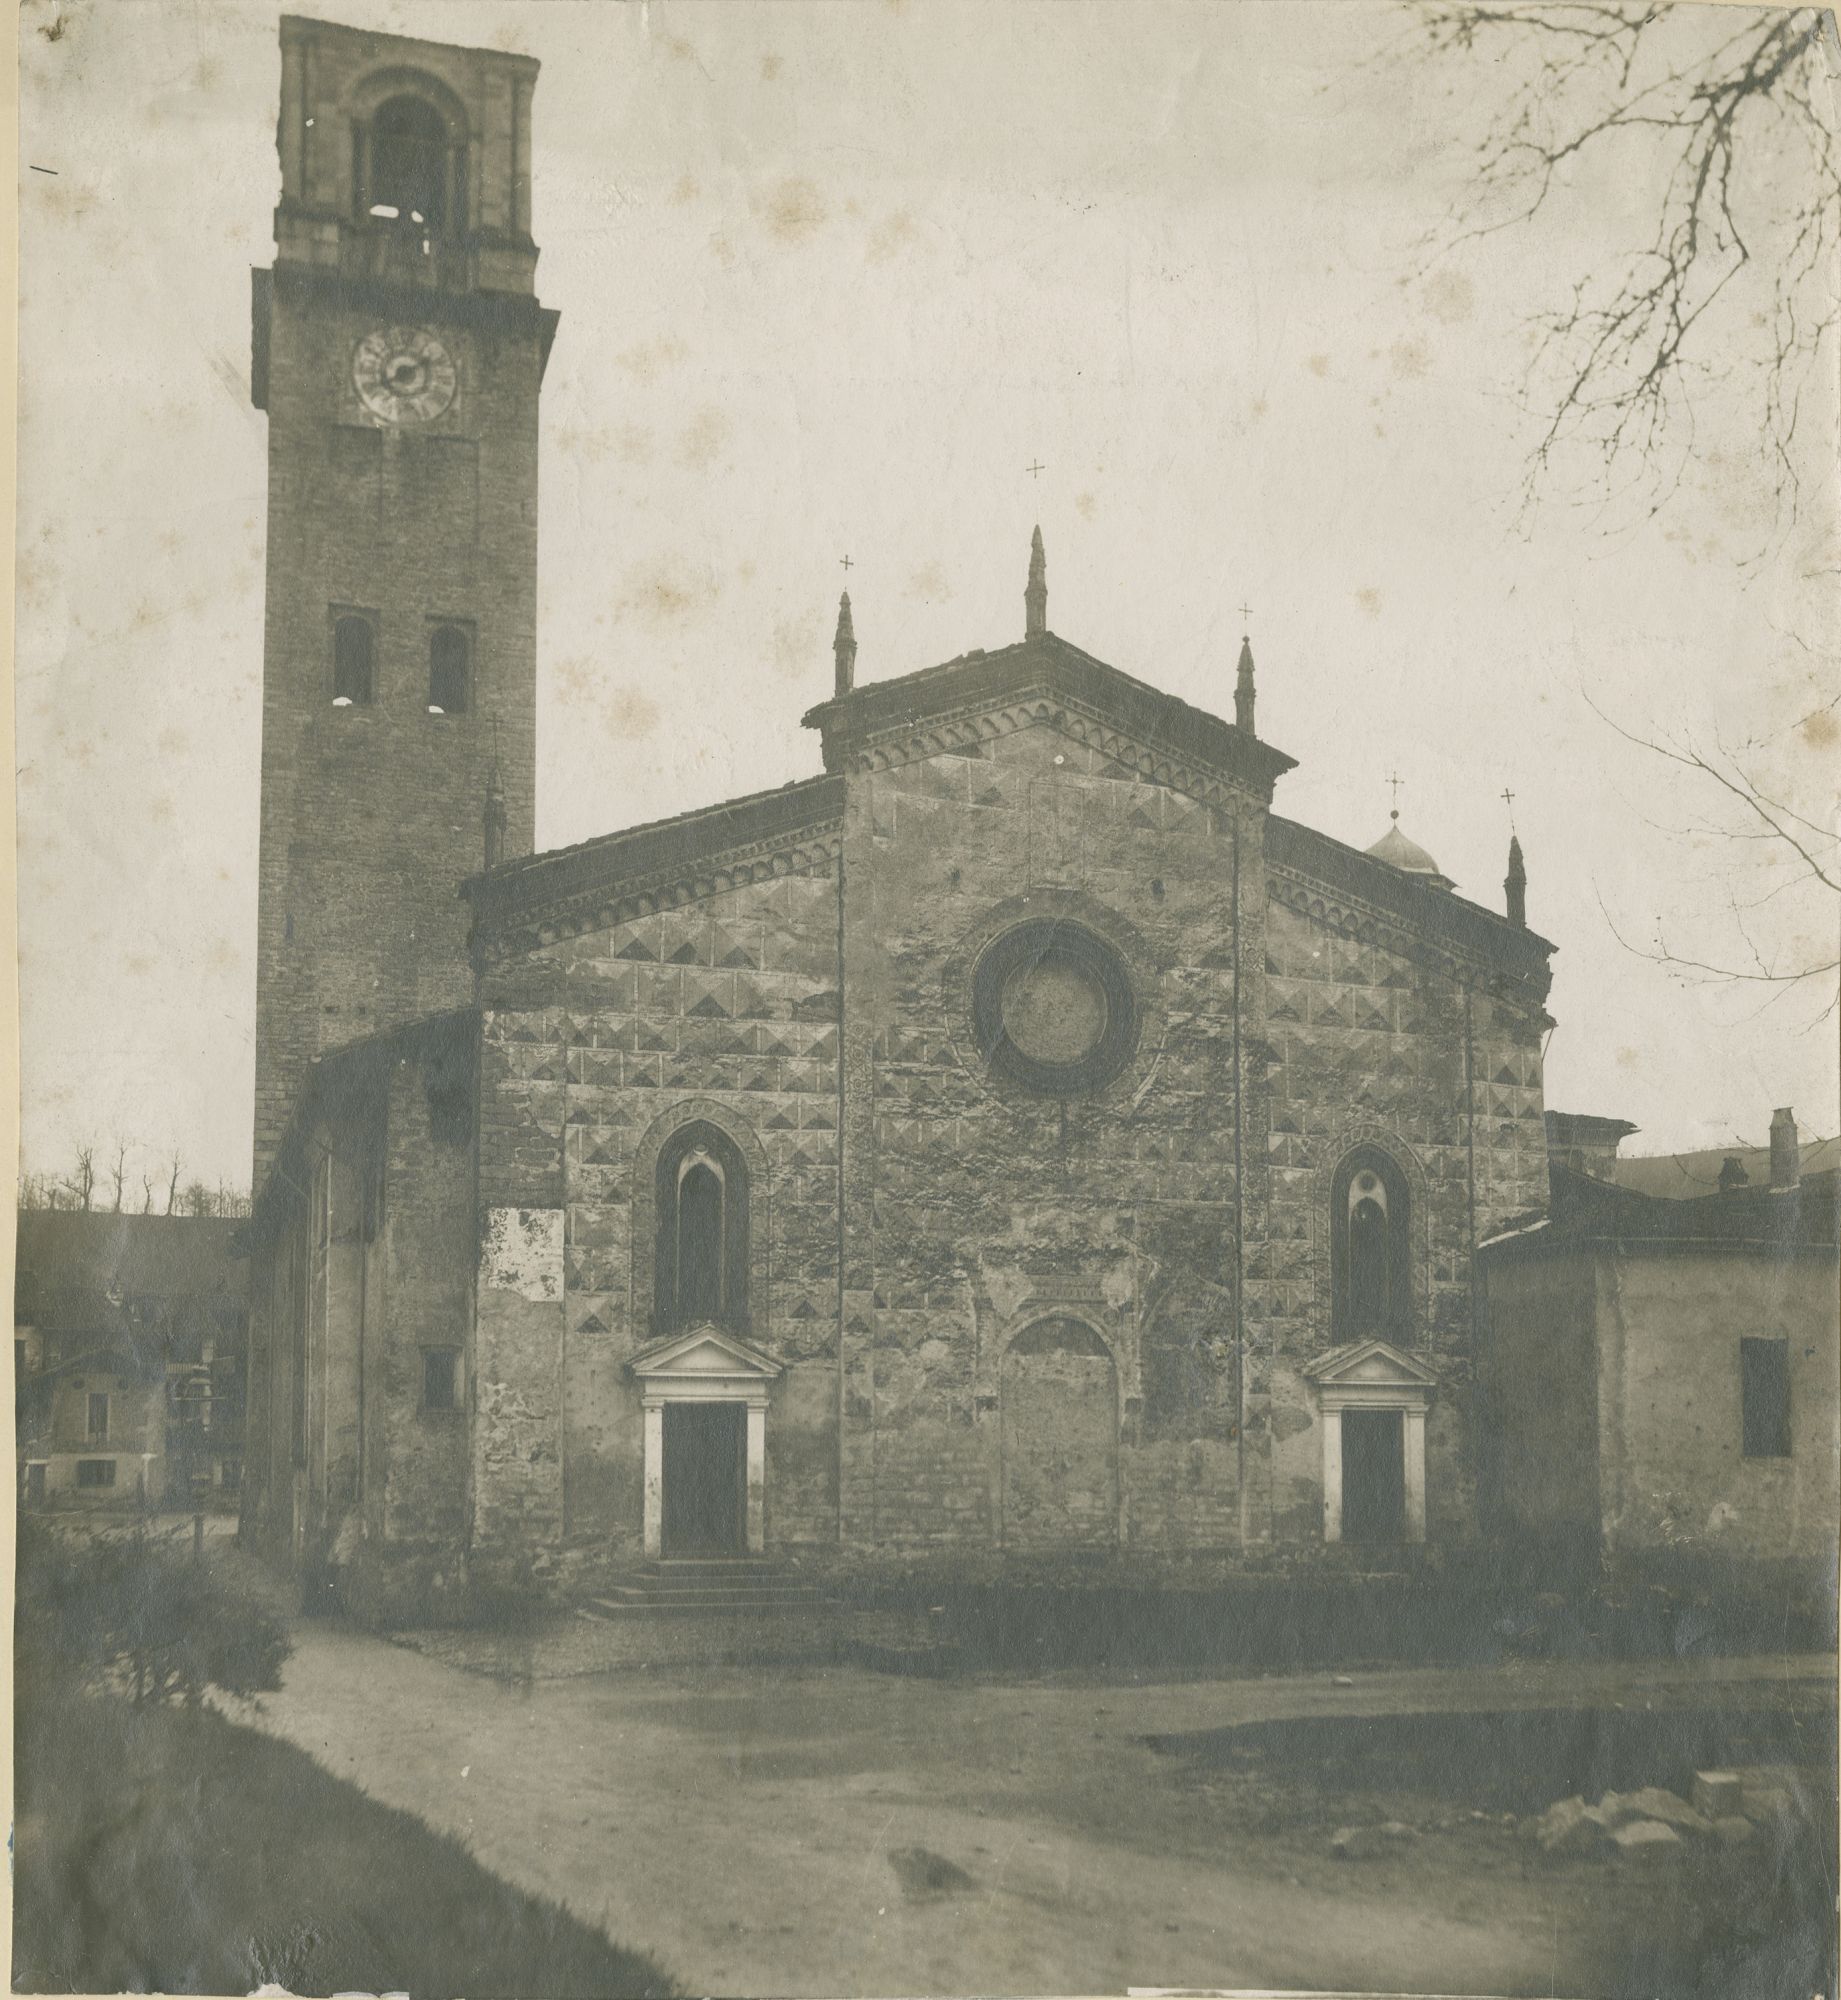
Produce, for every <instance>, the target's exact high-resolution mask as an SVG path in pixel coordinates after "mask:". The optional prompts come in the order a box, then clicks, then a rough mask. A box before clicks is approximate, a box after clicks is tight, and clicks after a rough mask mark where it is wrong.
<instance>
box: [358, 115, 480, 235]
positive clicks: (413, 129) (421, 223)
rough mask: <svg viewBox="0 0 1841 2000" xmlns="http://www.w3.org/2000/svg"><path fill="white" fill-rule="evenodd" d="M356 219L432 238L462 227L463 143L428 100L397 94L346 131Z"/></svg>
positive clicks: (463, 215) (463, 191)
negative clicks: (397, 224) (391, 224)
mask: <svg viewBox="0 0 1841 2000" xmlns="http://www.w3.org/2000/svg"><path fill="white" fill-rule="evenodd" d="M352 184H353V188H354V190H355V205H356V208H357V211H358V214H359V216H360V217H361V218H369V219H371V220H374V221H379V222H400V223H403V224H405V225H406V226H408V227H411V228H417V229H423V230H427V231H429V232H431V233H434V234H447V233H455V232H458V231H460V230H463V229H465V227H466V141H465V137H464V135H463V134H461V133H460V132H458V131H456V130H455V129H454V126H453V124H452V123H451V121H450V120H449V119H448V118H446V117H445V116H444V115H443V114H442V113H441V111H439V110H438V109H437V108H436V106H435V105H434V104H433V103H431V102H430V101H429V99H428V98H426V97H424V96H421V95H419V94H417V93H415V92H413V91H402V92H399V93H398V94H397V95H396V96H394V97H390V98H387V99H385V101H384V102H383V103H382V104H380V105H379V106H378V107H377V109H376V110H375V111H374V112H373V113H372V114H371V116H370V118H369V119H368V120H365V121H363V122H361V123H359V124H357V125H355V126H354V127H353V130H352Z"/></svg>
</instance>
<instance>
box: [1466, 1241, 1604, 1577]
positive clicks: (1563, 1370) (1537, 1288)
mask: <svg viewBox="0 0 1841 2000" xmlns="http://www.w3.org/2000/svg"><path fill="white" fill-rule="evenodd" d="M1484 1267H1485V1271H1486V1273H1487V1292H1488V1299H1487V1303H1488V1309H1489V1311H1488V1327H1489V1333H1488V1340H1487V1346H1486V1358H1485V1370H1484V1374H1485V1387H1486V1390H1487V1394H1488V1399H1489V1403H1488V1407H1489V1419H1490V1431H1491V1436H1492V1440H1493V1449H1494V1458H1495V1465H1494V1473H1495V1477H1494V1481H1493V1487H1494V1491H1493V1494H1492V1496H1491V1497H1492V1499H1493V1502H1494V1505H1495V1508H1496V1514H1497V1522H1496V1525H1499V1526H1500V1528H1501V1530H1502V1532H1503V1533H1505V1534H1508V1535H1511V1536H1515V1537H1518V1538H1527V1539H1530V1540H1535V1541H1539V1542H1542V1543H1545V1544H1547V1545H1548V1546H1551V1547H1554V1548H1556V1549H1563V1548H1576V1547H1578V1546H1580V1545H1584V1546H1586V1547H1588V1548H1593V1549H1595V1548H1596V1547H1597V1544H1598V1529H1599V1496H1598V1451H1599V1446H1598V1340H1597V1324H1596V1317H1595V1314H1596V1301H1595V1298H1594V1287H1593V1275H1592V1266H1591V1259H1590V1258H1589V1257H1578V1258H1572V1257H1543V1256H1521V1257H1508V1256H1504V1255H1502V1254H1501V1252H1500V1251H1485V1253H1484Z"/></svg>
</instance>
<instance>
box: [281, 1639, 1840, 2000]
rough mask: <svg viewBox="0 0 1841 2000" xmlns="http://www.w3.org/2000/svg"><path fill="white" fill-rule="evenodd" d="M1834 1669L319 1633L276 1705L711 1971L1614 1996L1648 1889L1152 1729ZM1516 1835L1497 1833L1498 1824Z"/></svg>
mask: <svg viewBox="0 0 1841 2000" xmlns="http://www.w3.org/2000/svg"><path fill="white" fill-rule="evenodd" d="M1812 1676H1814V1677H1825V1678H1826V1680H1827V1681H1828V1682H1829V1684H1831V1685H1832V1678H1833V1663H1832V1662H1821V1661H1789V1660H1755V1661H1745V1662H1732V1663H1725V1664H1723V1665H1722V1664H1721V1663H1691V1664H1675V1663H1662V1664H1656V1665H1624V1664H1612V1665H1595V1666H1588V1667H1565V1668H1556V1667H1551V1666H1545V1665H1527V1666H1522V1667H1517V1668H1513V1669H1503V1670H1499V1671H1476V1670H1442V1671H1441V1670H1426V1669H1416V1670H1409V1671H1404V1672H1398V1673H1369V1674H1361V1675H1357V1676H1352V1677H1349V1680H1350V1684H1349V1685H1346V1686H1343V1685H1338V1684H1337V1678H1336V1677H1335V1676H1331V1675H1306V1676H1295V1677H1287V1678H1272V1679H1263V1680H1262V1679H1255V1680H1246V1681H1226V1682H1219V1681H1217V1682H1188V1683H1184V1684H1181V1685H1171V1686H1156V1687H1119V1686H1097V1685H1094V1684H1092V1683H1090V1682H1089V1683H1084V1684H1079V1685H1069V1684H1053V1683H1036V1684H1016V1683H1006V1684H994V1683H984V1682H972V1683H952V1682H931V1681H920V1680H903V1679H894V1678H889V1677H885V1676H880V1675H873V1674H869V1673H864V1672H860V1671H857V1670H853V1669H850V1670H840V1669H827V1670H818V1669H811V1670H805V1671H787V1672H779V1673H773V1674H767V1673H761V1672H754V1673H750V1672H747V1671H744V1670H739V1669H724V1670H710V1669H703V1670H696V1671H686V1670H670V1669H666V1670H661V1672H660V1674H659V1675H658V1676H657V1677H648V1676H645V1675H640V1674H625V1675H605V1676H595V1677H589V1678H578V1679H571V1680H560V1681H547V1682H543V1681H540V1682H536V1683H534V1684H532V1685H529V1686H513V1685H507V1684H505V1683H502V1682H497V1681H492V1680H488V1679H486V1678H483V1677H481V1676H478V1675H472V1674H465V1673H460V1672H457V1671H455V1670H454V1669H453V1668H451V1667H447V1666H444V1665H442V1664H440V1663H438V1662H436V1661H433V1660H430V1659H427V1658H425V1657H423V1656H421V1655H419V1654H417V1653H413V1652H410V1651H407V1650H405V1649H402V1648H399V1647H394V1646H390V1645H388V1644H386V1643H384V1642H382V1641H379V1640H374V1639H370V1638H366V1637H363V1636H360V1635H357V1634H355V1633H351V1632H347V1631H344V1630H340V1629H337V1628H333V1627H330V1626H324V1625H312V1626H307V1627H304V1628H303V1629H302V1631H301V1633H300V1637H299V1648H298V1651H297V1652H296V1654H295V1657H294V1659H293V1660H292V1661H291V1663H290V1665H289V1668H288V1673H287V1685H286V1687H285V1689H284V1691H283V1692H282V1693H281V1694H279V1695H277V1696H271V1697H269V1698H268V1699H267V1700H266V1702H265V1705H264V1713H263V1714H262V1715H261V1716H260V1717H257V1718H253V1719H254V1720H256V1721H257V1723H258V1726H260V1727H263V1728H266V1729H269V1730H272V1731H274V1732H276V1733H278V1734H280V1735H283V1736H286V1737H288V1738H289V1739H291V1740H292V1741H294V1742H296V1743H298V1744H299V1745H301V1746H302V1747H303V1748H305V1749H307V1750H308V1751H310V1752H311V1753H312V1754H313V1755H314V1756H315V1757H317V1758H318V1759H319V1760H320V1761H321V1762H322V1763H324V1764H325V1765H326V1766H327V1767H328V1768H329V1769H331V1770H333V1771H335V1772H337V1773H338V1774H339V1775H341V1776H344V1777H348V1778H350V1779H352V1780H354V1781H355V1782H356V1783H357V1784H359V1785H360V1786H361V1787H362V1788H363V1789H364V1790H365V1791H367V1792H368V1793H370V1794H371V1795H372V1796H374V1797H376V1798H378V1799H381V1800H384V1801H385V1802H387V1803H389V1804H391V1805H395V1806H401V1807H405V1808H408V1809H409V1810H411V1811H414V1812H416V1813H418V1814H420V1815H421V1816H422V1817H423V1818H424V1819H425V1820H427V1821H428V1822H429V1823H430V1824H432V1825H434V1826H436V1827H438V1828H441V1829H443V1830H445V1831H448V1832H453V1833H458V1834H460V1835H461V1836H462V1837H463V1838H465V1839H466V1840H467V1841H468V1843H469V1844H470V1846H471V1847H472V1849H473V1851H474V1853H475V1854H476V1855H477V1856H478V1858H479V1859H480V1860H481V1862H482V1863H483V1864H484V1865H485V1866H487V1867H489V1868H491V1869H493V1870H494V1871H495V1872H497V1873H499V1874H500V1875H502V1876H504V1877H505V1878H507V1879H508V1880H510V1881H512V1882H514V1883H516V1884H517V1885H518V1886H520V1887H522V1888H524V1889H527V1890H530V1891H534V1892H538V1893H541V1894H545V1895H548V1896H551V1897H554V1898H556V1899H557V1900H559V1901H561V1902H563V1903H564V1904H566V1905H567V1907H568V1908H569V1909H570V1910H571V1912H573V1913H574V1914H575V1915H577V1916H580V1917H584V1918H587V1919H589V1920H591V1921H593V1922H597V1923H599V1924H601V1925H602V1926H603V1927H604V1928H605V1929H606V1931H607V1932H608V1934H609V1935H610V1936H611V1937H613V1938H614V1939H616V1940H617V1941H620V1942H623V1943H626V1944H630V1945H632V1946H635V1947H637V1948H639V1949H642V1950H645V1951H647V1952H650V1953H651V1954H652V1955H653V1956H655V1957H656V1958H657V1959H659V1960H660V1961H661V1962H662V1963H664V1964H665V1965H666V1966H667V1967H669V1968H670V1969H671V1970H672V1971H673V1972H674V1973H675V1974H676V1976H677V1977H678V1978H680V1979H681V1980H682V1981H683V1982H684V1983H685V1984H686V1985H687V1986H688V1987H690V1988H692V1989H693V1990H695V1991H698V1992H704V1993H718V1994H720V1993H765V1994H806V1993H837V1994H863V1995H880V1994H901V1993H907V1994H924V1993H971V1992H979V1991H983V1992H993V1993H1005V1992H1012V1993H1015V1992H1037V1993H1039V1992H1064V1993H1070V1992H1071V1993H1081V1992H1087V1993H1092V1992H1101V1991H1123V1990H1124V1988H1125V1987H1126V1986H1127V1985H1135V1986H1145V1985H1157V1986H1278V1987H1299V1986H1303V1987H1316V1988H1326V1987H1338V1986H1354V1987H1358V1988H1364V1989H1377V1990H1383V1991H1416V1992H1468V1993H1485V1992H1487V1993H1498V1994H1516V1993H1537V1992H1538V1993H1568V1992H1572V1993H1579V1992H1590V1991H1593V1990H1602V1977H1601V1974H1600V1972H1599V1971H1598V1968H1602V1967H1603V1966H1604V1965H1605V1964H1606V1963H1607V1955H1608V1954H1614V1953H1615V1951H1616V1950H1617V1940H1618V1938H1619V1936H1620V1933H1621V1932H1622V1931H1623V1930H1624V1929H1625V1928H1626V1927H1627V1924H1628V1922H1629V1921H1630V1918H1631V1913H1632V1906H1633V1904H1634V1903H1637V1902H1641V1901H1643V1900H1644V1897H1643V1892H1642V1891H1640V1890H1639V1889H1638V1888H1637V1886H1636V1885H1635V1884H1634V1883H1633V1882H1631V1881H1630V1880H1629V1879H1628V1878H1606V1877H1605V1875H1604V1873H1603V1871H1602V1870H1601V1871H1600V1872H1599V1874H1598V1875H1597V1876H1596V1877H1594V1878H1592V1882H1591V1884H1590V1885H1589V1893H1583V1892H1582V1891H1583V1890H1584V1889H1585V1888H1586V1885H1584V1884H1583V1883H1582V1881H1581V1880H1579V1879H1573V1878H1570V1877H1568V1876H1567V1875H1566V1874H1565V1873H1564V1872H1559V1873H1556V1872H1555V1871H1554V1870H1553V1869H1552V1868H1551V1867H1548V1868H1542V1867H1540V1866H1538V1865H1536V1866H1531V1865H1530V1864H1529V1861H1528V1859H1527V1856H1526V1850H1525V1848H1523V1847H1522V1846H1521V1845H1520V1844H1519V1843H1516V1842H1514V1841H1512V1839H1510V1837H1508V1836H1506V1835H1500V1836H1499V1837H1497V1838H1495V1839H1493V1840H1492V1839H1490V1838H1486V1837H1484V1832H1485V1830H1482V1829H1471V1830H1468V1831H1465V1832H1462V1833H1455V1834H1451V1835H1449V1836H1439V1837H1435V1839H1434V1840H1432V1841H1426V1842H1420V1843H1416V1844H1415V1845H1414V1846H1413V1847H1412V1848H1410V1849H1403V1850H1402V1853H1401V1857H1400V1858H1399V1859H1398V1860H1395V1859H1393V1858H1391V1857H1390V1858H1387V1859H1385V1860H1382V1861H1379V1862H1372V1863H1367V1864H1360V1865H1353V1866H1352V1865H1351V1864H1347V1863H1339V1862H1336V1861H1334V1860H1330V1859H1328V1858H1327V1857H1326V1856H1325V1855H1324V1854H1323V1852H1322V1841H1321V1836H1320V1835H1317V1834H1313V1835H1312V1836H1311V1837H1310V1838H1309V1840H1308V1841H1304V1840H1301V1839H1300V1838H1298V1837H1295V1836H1294V1837H1291V1838H1286V1837H1285V1836H1284V1835H1283V1834H1282V1833H1280V1834H1275V1833H1274V1832H1273V1830H1272V1826H1271V1824H1270V1823H1269V1822H1267V1823H1265V1824H1264V1825H1263V1827H1262V1828H1261V1830H1258V1831H1255V1830H1254V1825H1255V1824H1256V1822H1250V1821H1249V1822H1245V1823H1241V1822H1237V1820H1236V1817H1235V1810H1234V1801H1233V1799H1232V1798H1231V1797H1226V1798H1224V1797H1223V1796H1222V1795H1220V1794H1218V1793H1214V1792H1210V1791H1209V1790H1207V1789H1206V1788H1199V1787H1184V1786H1182V1785H1180V1784H1178V1783H1177V1782H1175V1781H1174V1780H1173V1777H1172V1774H1171V1770H1170V1764H1169V1760H1168V1759H1164V1758H1160V1757H1159V1756H1158V1755H1157V1753H1156V1752H1155V1751H1153V1750H1152V1749H1150V1748H1148V1747H1147V1746H1146V1745H1145V1743H1144V1742H1143V1741H1142V1740H1141V1739H1142V1738H1143V1737H1144V1736H1146V1735H1150V1734H1175V1733H1180V1732H1184V1731H1191V1730H1201V1729H1208V1728H1215V1727H1219V1726H1221V1725H1223V1724H1227V1723H1232V1722H1239V1721H1254V1720H1264V1719H1273V1718H1277V1717H1282V1716H1297V1715H1313V1714H1337V1713H1342V1714H1363V1713H1366V1714H1382V1713H1389V1714H1398V1713H1411V1712H1434V1711H1438V1710H1442V1709H1451V1708H1462V1709H1478V1708H1503V1707H1517V1706H1525V1705H1533V1704H1541V1703H1551V1704H1556V1705H1572V1704H1574V1703H1577V1702H1581V1701H1586V1700H1602V1701H1604V1702H1606V1703H1607V1704H1609V1703H1610V1702H1611V1701H1614V1700H1616V1701H1624V1702H1626V1703H1629V1704H1633V1705H1635V1704H1643V1703H1654V1704H1655V1705H1656V1706H1657V1707H1662V1706H1666V1705H1673V1704H1679V1703H1686V1702H1689V1701H1694V1700H1705V1699H1706V1698H1707V1695H1708V1693H1709V1691H1710V1690H1713V1689H1716V1688H1721V1687H1730V1688H1732V1689H1734V1690H1736V1689H1737V1688H1739V1687H1741V1686H1742V1687H1743V1688H1744V1689H1745V1690H1746V1691H1747V1694H1748V1698H1749V1699H1751V1700H1752V1701H1754V1702H1756V1701H1757V1700H1759V1699H1770V1698H1771V1697H1772V1695H1773V1693H1775V1694H1777V1695H1780V1696H1781V1695H1785V1694H1787V1693H1788V1692H1789V1691H1790V1690H1791V1688H1792V1687H1793V1685H1794V1684H1795V1683H1796V1682H1798V1681H1799V1680H1800V1681H1803V1682H1805V1683H1806V1682H1807V1681H1808V1680H1809V1679H1810V1678H1811V1677H1812ZM1487 1831H1488V1833H1490V1834H1496V1833H1497V1832H1498V1830H1497V1829H1494V1828H1491V1829H1488V1830H1487Z"/></svg>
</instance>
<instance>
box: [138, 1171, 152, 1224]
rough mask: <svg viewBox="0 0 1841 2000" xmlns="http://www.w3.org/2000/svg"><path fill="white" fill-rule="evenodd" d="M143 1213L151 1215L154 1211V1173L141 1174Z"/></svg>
mask: <svg viewBox="0 0 1841 2000" xmlns="http://www.w3.org/2000/svg"><path fill="white" fill-rule="evenodd" d="M141 1213H142V1214H143V1215H151V1214H152V1213H153V1176H152V1174H143V1175H142V1176H141Z"/></svg>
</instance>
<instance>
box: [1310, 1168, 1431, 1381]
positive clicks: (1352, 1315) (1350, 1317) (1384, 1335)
mask: <svg viewBox="0 0 1841 2000" xmlns="http://www.w3.org/2000/svg"><path fill="white" fill-rule="evenodd" d="M1330 1203H1331V1209H1330V1266H1331V1279H1332V1283H1333V1287H1334V1309H1333V1321H1334V1337H1335V1338H1336V1340H1338V1341H1339V1342H1340V1341H1349V1340H1386V1341H1392V1342H1395V1343H1398V1342H1401V1341H1408V1340H1411V1338H1412V1321H1413V1284H1412V1260H1411V1250H1410V1246H1411V1242H1412V1238H1411V1235H1410V1233H1409V1231H1408V1228H1407V1222H1408V1208H1407V1203H1408V1195H1407V1186H1406V1176H1405V1175H1404V1174H1403V1173H1401V1171H1400V1168H1399V1165H1398V1163H1397V1162H1396V1161H1395V1160H1394V1159H1393V1158H1392V1157H1391V1156H1390V1155H1389V1154H1388V1153H1386V1152H1384V1151H1383V1150H1382V1149H1381V1148H1380V1147H1378V1146H1363V1147H1360V1148H1358V1149H1357V1150H1356V1151H1355V1152H1353V1153H1351V1154H1350V1155H1349V1156H1348V1157H1347V1158H1346V1159H1345V1160H1344V1161H1343V1162H1342V1164H1341V1165H1340V1166H1339V1167H1338V1168H1337V1169H1336V1172H1335V1174H1334V1176H1333V1177H1332V1179H1331V1183H1330Z"/></svg>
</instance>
